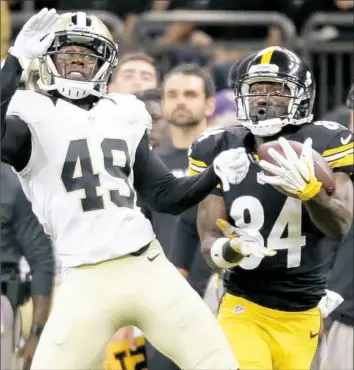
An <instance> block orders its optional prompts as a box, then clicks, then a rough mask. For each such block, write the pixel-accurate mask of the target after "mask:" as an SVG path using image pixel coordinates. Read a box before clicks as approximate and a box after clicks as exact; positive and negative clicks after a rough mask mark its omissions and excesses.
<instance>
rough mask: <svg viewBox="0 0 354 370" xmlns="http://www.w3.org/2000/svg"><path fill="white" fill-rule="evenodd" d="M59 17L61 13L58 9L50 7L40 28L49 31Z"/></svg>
mask: <svg viewBox="0 0 354 370" xmlns="http://www.w3.org/2000/svg"><path fill="white" fill-rule="evenodd" d="M58 19H59V14H57V11H56V10H55V9H50V10H49V12H48V13H47V14H46V15H45V16H44V17H43V19H42V20H41V22H40V24H39V27H38V28H39V29H40V30H44V31H48V30H49V29H50V28H51V27H52V26H53V24H54V23H55V22H56V21H57V20H58Z"/></svg>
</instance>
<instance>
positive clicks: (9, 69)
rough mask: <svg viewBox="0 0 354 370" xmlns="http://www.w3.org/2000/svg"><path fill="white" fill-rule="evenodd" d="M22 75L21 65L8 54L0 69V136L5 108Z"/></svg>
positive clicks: (3, 128) (2, 130) (2, 131)
mask: <svg viewBox="0 0 354 370" xmlns="http://www.w3.org/2000/svg"><path fill="white" fill-rule="evenodd" d="M21 76H22V67H21V65H20V63H19V61H18V60H17V58H16V57H14V56H13V55H10V54H9V55H8V56H7V58H6V60H5V63H4V66H3V67H2V69H1V71H0V99H1V100H0V101H1V108H0V113H1V137H3V133H4V130H5V127H6V126H5V125H4V124H3V123H4V120H5V117H6V112H7V108H8V106H9V103H10V101H11V98H12V97H13V95H14V94H15V92H16V90H17V89H18V86H19V84H20V80H21Z"/></svg>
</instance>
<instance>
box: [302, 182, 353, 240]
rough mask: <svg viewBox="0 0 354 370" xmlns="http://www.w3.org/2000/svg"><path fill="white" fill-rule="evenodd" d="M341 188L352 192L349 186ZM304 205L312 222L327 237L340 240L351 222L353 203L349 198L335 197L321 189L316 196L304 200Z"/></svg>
mask: <svg viewBox="0 0 354 370" xmlns="http://www.w3.org/2000/svg"><path fill="white" fill-rule="evenodd" d="M342 190H343V191H348V192H350V191H351V192H353V190H352V189H350V187H348V188H344V189H342ZM304 206H305V208H306V210H307V211H308V213H309V216H310V218H311V220H312V222H313V223H314V224H315V225H316V227H317V228H318V229H319V230H321V231H322V232H323V233H324V234H325V235H326V236H327V237H328V238H330V239H333V240H340V239H342V238H343V237H344V236H345V235H346V234H347V233H348V231H349V229H350V226H351V224H352V222H353V212H352V208H353V204H352V201H350V200H349V199H348V200H347V201H346V200H343V199H337V198H336V197H335V196H333V195H332V196H329V195H327V194H326V192H325V191H324V190H321V191H320V193H319V194H318V195H317V196H316V197H314V198H312V199H310V200H309V201H307V202H304Z"/></svg>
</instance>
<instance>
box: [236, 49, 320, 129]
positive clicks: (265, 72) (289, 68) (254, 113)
mask: <svg viewBox="0 0 354 370" xmlns="http://www.w3.org/2000/svg"><path fill="white" fill-rule="evenodd" d="M263 83H265V84H277V86H281V88H279V89H277V91H274V92H270V93H269V92H266V93H265V92H264V93H262V92H257V93H256V94H255V93H253V92H252V91H251V86H252V85H253V84H263ZM230 87H231V88H232V89H233V90H234V94H235V100H236V112H237V113H236V114H237V118H238V120H239V121H240V122H241V123H242V125H243V126H245V127H247V128H248V129H249V130H250V131H251V132H252V133H253V134H254V135H256V136H272V135H275V134H277V133H278V132H280V131H281V130H282V128H283V127H284V126H286V125H301V124H303V123H306V122H311V121H312V119H313V115H312V109H313V104H314V100H315V95H316V86H315V81H314V77H313V73H312V71H311V70H310V68H309V67H308V66H307V64H306V63H305V62H304V61H303V60H302V59H301V58H300V57H298V56H297V55H296V54H295V53H293V52H292V51H290V50H288V49H285V48H282V47H269V48H266V49H264V50H261V51H260V52H257V53H253V54H251V55H249V56H247V57H246V58H245V59H243V60H241V61H240V62H238V63H237V64H235V65H234V66H233V67H232V69H231V71H230ZM259 96H262V97H263V101H264V104H261V105H257V104H256V105H255V104H250V103H251V102H252V101H253V100H254V99H255V97H259ZM278 97H279V98H281V99H278ZM284 98H288V99H284ZM284 101H285V104H284ZM280 102H281V104H280Z"/></svg>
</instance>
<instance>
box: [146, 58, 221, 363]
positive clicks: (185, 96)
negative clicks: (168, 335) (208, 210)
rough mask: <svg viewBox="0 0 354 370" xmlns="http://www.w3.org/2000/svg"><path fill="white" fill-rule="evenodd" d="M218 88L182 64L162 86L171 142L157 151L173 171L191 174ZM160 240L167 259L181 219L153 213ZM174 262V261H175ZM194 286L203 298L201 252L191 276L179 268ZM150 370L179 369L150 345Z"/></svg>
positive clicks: (205, 273) (194, 68) (206, 270)
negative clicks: (192, 152) (193, 152)
mask: <svg viewBox="0 0 354 370" xmlns="http://www.w3.org/2000/svg"><path fill="white" fill-rule="evenodd" d="M214 96H215V86H214V83H213V80H212V78H211V76H210V75H209V74H208V73H207V72H206V71H205V70H203V69H202V68H201V67H199V66H197V65H194V64H181V65H179V66H178V67H176V68H174V69H173V70H171V72H170V73H169V74H168V75H166V77H165V79H164V81H163V86H162V111H163V114H164V117H165V119H166V121H167V124H168V129H169V134H170V136H169V140H168V141H166V142H165V143H163V144H162V145H161V146H159V147H158V148H157V149H155V152H156V154H157V155H158V156H159V157H160V158H161V159H162V161H163V162H164V163H165V164H166V166H167V167H168V168H169V169H170V170H171V172H172V173H173V174H174V175H175V176H177V177H180V176H185V175H186V174H187V173H188V172H187V169H188V149H189V147H190V146H191V144H192V143H193V141H194V140H196V139H197V138H198V137H199V136H200V135H201V134H202V133H203V132H205V130H206V129H207V121H208V117H209V116H210V115H211V114H212V113H213V112H214V109H215V101H214ZM149 216H150V219H151V222H152V224H153V228H154V231H155V234H156V236H157V239H158V240H159V241H160V243H161V244H162V245H163V246H164V250H165V253H166V255H167V257H169V258H170V255H169V251H170V246H171V244H172V240H171V238H172V236H173V234H174V229H175V226H176V223H177V220H178V217H176V216H171V215H168V214H164V213H158V212H154V211H151V212H149ZM171 262H172V263H173V262H174V261H173V260H171ZM179 271H180V272H181V274H182V275H183V276H184V277H186V278H188V280H189V283H190V284H191V285H192V287H193V288H194V289H195V290H196V291H197V292H198V293H199V294H200V295H203V293H204V288H205V285H206V283H207V280H208V279H209V277H210V273H211V271H210V268H209V266H207V264H206V263H205V261H204V258H203V256H202V255H201V253H197V254H196V256H195V259H194V262H193V265H192V266H191V270H190V273H189V272H188V271H186V270H184V269H179ZM147 357H148V368H149V370H159V369H164V370H174V369H177V367H176V365H174V364H173V363H172V362H171V361H170V360H168V359H167V358H166V357H164V356H163V355H161V354H160V353H159V352H158V351H157V350H156V349H155V348H154V347H152V346H151V345H150V344H149V343H148V344H147Z"/></svg>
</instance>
